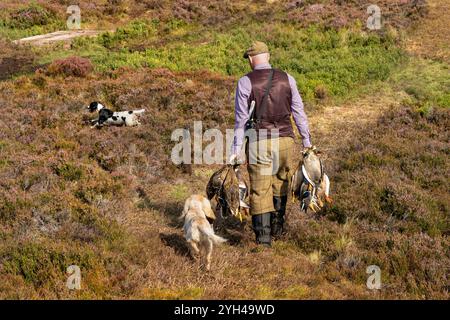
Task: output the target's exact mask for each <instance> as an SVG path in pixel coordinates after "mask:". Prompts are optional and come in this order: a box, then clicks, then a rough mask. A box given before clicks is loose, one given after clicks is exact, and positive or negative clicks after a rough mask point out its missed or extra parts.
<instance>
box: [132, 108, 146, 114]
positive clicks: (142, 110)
mask: <svg viewBox="0 0 450 320" xmlns="http://www.w3.org/2000/svg"><path fill="white" fill-rule="evenodd" d="M144 112H145V109H139V110H133V113H135V114H139V113H144Z"/></svg>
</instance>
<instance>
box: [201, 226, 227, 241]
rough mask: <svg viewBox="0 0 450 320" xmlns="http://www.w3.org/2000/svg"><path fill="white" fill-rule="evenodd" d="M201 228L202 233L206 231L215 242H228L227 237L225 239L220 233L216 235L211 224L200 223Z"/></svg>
mask: <svg viewBox="0 0 450 320" xmlns="http://www.w3.org/2000/svg"><path fill="white" fill-rule="evenodd" d="M199 229H200V231H201V232H202V233H204V234H205V235H206V236H207V237H208V238H209V239H211V240H212V241H213V242H214V244H221V243H224V242H227V239H224V238H222V237H219V236H218V235H216V234H215V233H214V230H213V228H211V226H205V225H200V226H199Z"/></svg>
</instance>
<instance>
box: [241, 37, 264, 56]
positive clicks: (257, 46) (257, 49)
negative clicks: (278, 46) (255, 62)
mask: <svg viewBox="0 0 450 320" xmlns="http://www.w3.org/2000/svg"><path fill="white" fill-rule="evenodd" d="M268 52H269V48H268V47H267V45H266V44H265V43H264V42H261V41H254V42H253V43H252V45H251V46H250V48H248V49H247V50H246V51H245V53H244V59H247V58H248V57H249V56H250V57H252V56H256V55H257V54H261V53H268Z"/></svg>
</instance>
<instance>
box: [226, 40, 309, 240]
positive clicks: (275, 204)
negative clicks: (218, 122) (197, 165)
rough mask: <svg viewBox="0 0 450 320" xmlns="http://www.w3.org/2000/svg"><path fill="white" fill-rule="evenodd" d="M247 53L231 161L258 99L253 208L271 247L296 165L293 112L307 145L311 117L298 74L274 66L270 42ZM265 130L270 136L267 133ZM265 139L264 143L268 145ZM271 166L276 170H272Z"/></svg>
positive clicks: (252, 144)
mask: <svg viewBox="0 0 450 320" xmlns="http://www.w3.org/2000/svg"><path fill="white" fill-rule="evenodd" d="M244 58H245V59H248V61H249V63H250V66H251V68H252V70H253V71H252V72H250V73H248V74H247V75H246V76H244V77H242V78H241V79H239V82H238V85H237V89H236V100H235V137H234V141H233V146H232V153H231V154H232V155H231V157H230V160H229V162H230V163H234V162H236V161H237V160H238V159H239V158H240V152H241V149H242V145H243V143H244V138H245V135H246V133H245V132H244V128H245V127H246V124H247V121H248V120H249V118H250V117H251V115H250V114H249V107H250V106H251V104H252V101H255V102H254V103H255V109H254V110H255V114H256V116H254V118H256V127H255V129H256V132H257V138H256V139H251V138H250V139H249V144H248V146H247V148H248V149H247V157H248V172H249V176H250V213H251V215H252V225H253V230H254V232H255V235H256V243H257V244H262V245H265V246H271V239H272V237H279V236H280V235H281V234H282V232H283V224H284V215H285V212H286V202H287V195H288V188H289V177H290V172H291V171H293V170H294V168H292V167H291V166H290V165H291V162H292V159H291V158H292V149H293V144H294V139H293V138H294V132H293V129H292V123H291V115H292V116H293V118H294V121H295V124H296V126H297V128H298V131H299V132H300V135H301V137H302V140H303V147H304V148H310V147H311V142H310V133H309V128H308V119H307V117H306V114H305V112H304V109H303V102H302V99H301V97H300V94H299V92H298V89H297V84H296V82H295V79H294V78H293V77H292V76H290V75H289V74H287V73H286V72H283V71H281V70H275V69H272V67H271V65H270V64H269V59H270V54H269V50H268V47H267V45H266V44H264V43H263V42H259V41H256V42H254V43H253V44H252V45H251V47H250V48H248V49H247V51H246V52H245V54H244ZM272 70H273V72H272ZM269 86H270V88H269ZM267 89H268V91H267V94H265V92H266V90H267ZM264 100H265V102H264ZM271 130H272V131H271ZM266 131H267V132H268V135H267V137H266V138H264V135H263V133H265V132H266ZM271 132H272V133H271ZM252 140H257V141H252ZM261 142H265V143H266V145H265V147H264V148H261ZM258 146H259V147H258ZM268 168H269V169H272V170H271V171H270V170H269V173H267V172H268V170H267V169H268ZM291 173H292V172H291Z"/></svg>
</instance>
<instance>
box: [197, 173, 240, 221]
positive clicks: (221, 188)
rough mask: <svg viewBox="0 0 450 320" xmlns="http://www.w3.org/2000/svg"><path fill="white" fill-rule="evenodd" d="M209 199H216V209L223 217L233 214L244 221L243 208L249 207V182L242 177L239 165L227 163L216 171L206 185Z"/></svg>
mask: <svg viewBox="0 0 450 320" xmlns="http://www.w3.org/2000/svg"><path fill="white" fill-rule="evenodd" d="M206 195H207V196H208V199H209V200H211V199H214V198H215V199H216V201H217V208H216V211H217V212H218V213H220V214H221V216H222V217H226V216H228V215H230V214H231V215H233V216H235V217H239V219H240V220H241V221H242V214H241V209H242V208H249V206H248V204H247V203H246V199H247V198H248V187H247V183H246V182H245V180H244V179H243V177H242V173H241V172H240V170H239V165H230V164H228V165H225V166H223V167H222V168H221V169H219V170H218V171H216V172H215V173H214V174H213V175H212V176H211V178H210V179H209V182H208V185H207V186H206Z"/></svg>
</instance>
